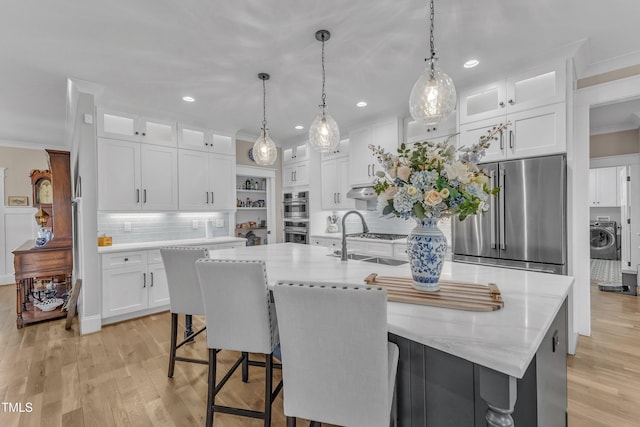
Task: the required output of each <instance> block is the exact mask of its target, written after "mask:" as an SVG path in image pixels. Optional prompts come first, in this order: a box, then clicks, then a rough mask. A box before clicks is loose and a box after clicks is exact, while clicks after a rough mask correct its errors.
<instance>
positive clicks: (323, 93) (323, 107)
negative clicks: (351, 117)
mask: <svg viewBox="0 0 640 427" xmlns="http://www.w3.org/2000/svg"><path fill="white" fill-rule="evenodd" d="M324 80H325V70H324V35H323V36H322V105H321V107H322V115H323V116H324V113H325V109H326V108H327V94H326V93H325V91H324Z"/></svg>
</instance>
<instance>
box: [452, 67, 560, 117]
mask: <svg viewBox="0 0 640 427" xmlns="http://www.w3.org/2000/svg"><path fill="white" fill-rule="evenodd" d="M565 68H566V67H565V64H564V61H563V60H560V61H555V62H553V63H550V64H545V65H542V66H540V67H536V68H534V69H531V70H527V71H525V72H522V73H518V74H514V75H513V76H510V77H507V78H506V79H504V80H499V81H496V82H492V83H489V84H485V85H482V86H477V87H474V88H471V89H469V90H466V91H463V92H461V93H460V113H459V114H460V124H461V125H462V124H467V123H472V122H476V121H479V120H486V119H489V118H492V117H497V116H500V115H504V114H513V113H517V112H521V111H525V110H529V109H531V108H537V107H542V106H545V105H550V104H555V103H559V102H563V101H565V99H566V69H565Z"/></svg>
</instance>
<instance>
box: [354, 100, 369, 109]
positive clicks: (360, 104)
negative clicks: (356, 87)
mask: <svg viewBox="0 0 640 427" xmlns="http://www.w3.org/2000/svg"><path fill="white" fill-rule="evenodd" d="M366 106H367V103H366V102H365V101H360V102H358V103H357V104H356V107H360V108H362V107H366Z"/></svg>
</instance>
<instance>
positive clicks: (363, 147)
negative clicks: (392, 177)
mask: <svg viewBox="0 0 640 427" xmlns="http://www.w3.org/2000/svg"><path fill="white" fill-rule="evenodd" d="M401 134H402V127H401V123H400V120H399V119H398V118H397V117H393V118H392V119H387V120H384V121H379V122H375V123H373V124H371V125H369V126H366V127H362V128H360V129H355V130H353V131H351V132H350V133H349V174H350V175H349V177H350V178H349V179H350V184H351V186H364V185H371V183H372V181H373V180H374V178H375V173H376V171H378V170H382V166H381V165H380V163H379V162H378V159H377V158H376V157H375V156H374V155H373V153H372V152H371V150H370V149H369V145H373V146H375V147H378V146H379V147H381V148H383V149H384V150H385V151H386V152H390V153H393V154H395V153H396V152H397V151H396V150H397V148H398V142H399V141H400V140H401V139H402V138H401Z"/></svg>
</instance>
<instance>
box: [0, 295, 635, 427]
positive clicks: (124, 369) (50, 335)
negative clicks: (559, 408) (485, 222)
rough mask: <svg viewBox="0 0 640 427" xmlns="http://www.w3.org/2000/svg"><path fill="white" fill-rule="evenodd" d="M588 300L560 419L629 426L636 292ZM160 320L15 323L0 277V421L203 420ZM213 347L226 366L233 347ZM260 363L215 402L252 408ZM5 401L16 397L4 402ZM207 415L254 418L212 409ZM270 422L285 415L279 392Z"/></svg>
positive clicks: (67, 424) (193, 352)
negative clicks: (90, 329) (587, 331)
mask: <svg viewBox="0 0 640 427" xmlns="http://www.w3.org/2000/svg"><path fill="white" fill-rule="evenodd" d="M593 288H595V287H593ZM592 306H593V310H592V319H593V323H592V328H593V330H592V332H593V333H592V336H591V337H580V341H579V344H578V352H577V355H576V356H575V357H571V356H570V357H569V367H568V378H569V385H568V393H569V425H570V426H572V427H583V426H584V427H591V426H593V427H609V426H612V425H616V426H619V427H622V426H629V427H632V426H633V427H638V426H640V298H637V297H631V296H627V295H616V294H609V293H607V294H605V293H602V292H599V291H597V290H594V291H593V292H592ZM169 320H170V319H169V314H168V313H161V314H157V315H153V316H148V317H144V318H141V319H136V320H132V321H128V322H123V323H119V324H116V325H110V326H106V327H104V328H103V330H102V332H100V333H96V334H91V335H85V336H80V335H79V334H78V325H77V319H76V321H74V324H73V327H72V330H70V331H66V330H65V329H64V319H62V320H55V321H51V322H46V323H41V324H37V325H30V326H27V327H25V328H23V329H20V330H17V329H16V327H15V288H14V287H13V286H0V397H2V402H3V403H2V406H0V426H3V427H5V426H6V427H13V426H20V427H22V426H64V427H76V426H77V427H81V426H86V427H93V426H136V427H138V426H178V427H183V426H202V425H204V421H205V420H204V418H205V409H206V408H205V407H206V391H207V384H206V379H207V372H206V370H207V368H206V366H205V365H196V364H188V363H179V362H178V363H177V365H176V371H175V376H174V378H173V379H168V378H167V363H168V355H167V349H168V346H169V340H168V337H169ZM181 320H183V319H181ZM194 323H195V324H196V326H200V325H201V324H202V320H201V319H198V318H195V319H194ZM186 347H187V348H186V351H185V353H184V354H187V355H189V356H190V357H198V358H206V354H207V351H206V344H205V339H204V337H202V338H200V337H199V338H198V340H197V342H196V343H195V344H193V345H189V346H186ZM220 357H221V358H222V360H223V363H225V365H227V366H229V365H230V364H231V363H232V362H233V360H235V357H236V354H234V353H231V352H223V353H221V356H220ZM254 357H256V356H255V355H254ZM263 372H264V371H263V370H262V369H260V368H254V367H252V368H251V369H250V382H249V383H248V384H243V383H242V382H241V381H240V378H239V375H234V377H233V378H232V379H231V380H230V382H229V384H228V385H227V388H226V389H225V390H224V391H223V392H222V393H221V395H220V402H221V403H222V404H226V405H234V406H236V405H237V406H243V405H244V406H247V407H251V408H254V409H259V408H260V407H261V405H262V393H263V384H264V383H263V380H264V374H263ZM238 374H239V372H238ZM276 377H277V378H279V377H280V376H279V373H278V374H276ZM27 403H29V404H30V405H31V407H32V410H31V411H30V412H27V409H28V408H27V407H26V405H27ZM9 404H12V405H17V404H20V405H21V407H19V408H18V407H16V406H14V407H13V411H11V410H10V408H9ZM20 409H22V411H23V412H16V411H19V410H20ZM215 425H216V426H218V427H241V426H242V427H245V426H246V427H251V426H256V427H258V426H261V425H262V422H261V421H260V420H251V419H247V418H240V417H235V416H232V415H225V414H220V415H216V421H215ZM272 425H273V426H284V425H285V420H284V415H283V409H282V394H280V396H278V398H277V399H276V401H275V402H274V414H273V422H272ZM298 425H301V426H306V425H307V423H302V422H299V423H298ZM461 427H464V426H461Z"/></svg>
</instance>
